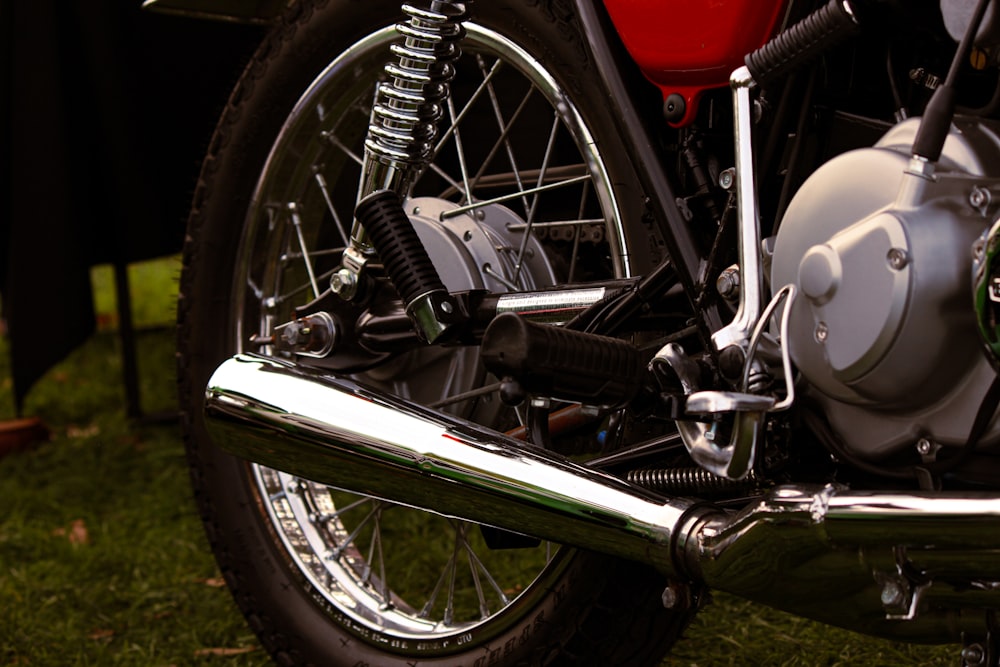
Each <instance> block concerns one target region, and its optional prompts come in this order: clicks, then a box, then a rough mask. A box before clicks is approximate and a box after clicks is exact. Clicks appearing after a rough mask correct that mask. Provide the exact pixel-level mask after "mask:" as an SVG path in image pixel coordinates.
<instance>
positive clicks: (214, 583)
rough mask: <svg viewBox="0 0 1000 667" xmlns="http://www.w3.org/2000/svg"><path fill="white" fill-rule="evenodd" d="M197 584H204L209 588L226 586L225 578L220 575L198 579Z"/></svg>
mask: <svg viewBox="0 0 1000 667" xmlns="http://www.w3.org/2000/svg"><path fill="white" fill-rule="evenodd" d="M198 583H199V584H205V585H206V586H209V587H211V588H224V587H225V586H226V580H225V579H223V578H222V577H209V578H208V579H199V580H198Z"/></svg>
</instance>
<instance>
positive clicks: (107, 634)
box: [87, 628, 115, 640]
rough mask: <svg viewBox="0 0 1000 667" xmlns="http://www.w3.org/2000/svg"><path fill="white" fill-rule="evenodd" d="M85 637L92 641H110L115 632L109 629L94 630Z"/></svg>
mask: <svg viewBox="0 0 1000 667" xmlns="http://www.w3.org/2000/svg"><path fill="white" fill-rule="evenodd" d="M87 636H88V637H90V638H91V639H94V640H101V639H111V638H112V637H114V636H115V631H114V630H112V629H111V628H98V629H96V630H92V631H91V633H90V634H89V635H87Z"/></svg>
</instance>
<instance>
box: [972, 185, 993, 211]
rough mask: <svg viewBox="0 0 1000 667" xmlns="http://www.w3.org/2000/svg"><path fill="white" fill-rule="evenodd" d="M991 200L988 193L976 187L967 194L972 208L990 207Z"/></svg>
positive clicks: (984, 189)
mask: <svg viewBox="0 0 1000 667" xmlns="http://www.w3.org/2000/svg"><path fill="white" fill-rule="evenodd" d="M991 199H992V197H990V191H989V190H987V189H986V188H983V187H979V186H978V185H977V186H976V187H974V188H972V192H970V193H969V205H970V206H972V208H979V209H981V208H985V207H986V206H989V205H990V200H991Z"/></svg>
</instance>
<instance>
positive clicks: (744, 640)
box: [0, 260, 957, 667]
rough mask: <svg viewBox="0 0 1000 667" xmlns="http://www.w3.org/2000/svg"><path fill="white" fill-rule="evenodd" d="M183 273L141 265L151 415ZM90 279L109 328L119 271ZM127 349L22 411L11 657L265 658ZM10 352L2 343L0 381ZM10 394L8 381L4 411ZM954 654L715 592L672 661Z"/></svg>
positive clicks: (55, 378) (77, 369)
mask: <svg viewBox="0 0 1000 667" xmlns="http://www.w3.org/2000/svg"><path fill="white" fill-rule="evenodd" d="M176 271H177V267H176V264H175V262H174V261H173V260H168V261H163V262H157V263H154V264H150V265H142V266H139V267H136V268H135V270H134V273H133V287H134V288H135V289H134V292H133V303H134V306H135V310H136V313H135V319H136V321H137V322H138V323H140V325H141V326H143V327H146V329H145V330H144V331H143V332H142V333H141V334H140V337H139V341H138V344H139V357H140V373H141V378H142V394H143V404H144V408H145V410H146V411H147V412H150V413H153V412H159V411H165V410H166V411H169V410H171V409H172V408H173V392H174V377H173V339H172V332H171V331H170V330H169V328H168V326H169V323H170V319H171V318H172V310H173V309H172V298H173V293H174V292H173V290H174V288H173V279H174V277H175V275H176ZM94 282H95V284H96V285H97V287H98V289H97V301H98V306H99V308H100V310H101V311H102V312H103V313H104V315H103V316H102V318H101V321H102V323H104V325H105V326H106V327H110V326H111V325H113V323H114V318H113V316H112V315H111V313H112V312H113V310H114V305H113V298H112V297H111V296H110V294H109V292H110V290H111V287H110V285H111V275H110V271H109V270H106V269H105V270H99V271H97V272H96V273H95V276H94ZM157 326H158V327H159V328H155V327H157ZM149 327H153V328H149ZM118 355H119V351H118V344H117V337H116V336H115V334H114V332H113V331H110V330H105V331H102V332H99V333H98V334H97V335H95V336H94V337H93V338H92V339H91V340H90V341H89V342H88V343H87V344H86V345H84V346H83V347H82V348H81V349H79V350H77V351H76V352H75V353H74V354H73V355H71V356H70V358H69V359H67V360H66V362H65V363H63V364H61V365H60V366H59V367H58V368H56V369H54V370H53V371H52V372H51V373H49V375H48V376H46V378H45V379H44V380H43V381H42V382H40V383H39V384H38V385H37V387H36V388H35V389H34V390H33V391H32V393H31V394H30V396H29V397H28V401H27V406H26V413H27V414H29V415H38V416H40V417H42V418H43V419H44V420H45V422H46V424H47V425H48V426H49V427H50V429H51V431H52V439H51V441H49V442H46V443H43V444H41V445H40V446H38V447H36V448H34V449H32V450H30V451H26V452H23V453H19V454H14V455H10V456H7V457H5V458H3V459H0V498H2V499H3V507H4V510H3V512H0V665H137V666H139V665H141V666H162V667H165V666H167V665H218V664H226V665H265V664H269V662H268V659H267V657H266V655H264V653H263V652H262V651H261V650H259V648H258V647H257V645H256V643H255V641H254V638H253V636H252V635H251V633H250V632H249V630H247V628H246V626H245V625H244V622H243V619H242V617H241V616H240V615H239V613H238V611H237V609H236V607H235V605H234V604H233V603H232V601H231V599H230V597H229V594H228V592H227V591H226V590H225V588H223V587H222V585H221V579H220V577H219V574H218V572H217V570H216V568H215V565H214V562H213V560H212V557H211V555H210V554H209V552H208V547H207V544H206V543H205V540H204V538H203V535H202V532H201V526H200V524H199V522H198V519H197V517H196V515H195V510H194V506H193V503H192V501H191V499H190V495H189V491H188V486H187V468H186V465H185V463H184V459H183V451H182V447H181V444H180V440H179V437H178V435H177V433H176V427H175V426H174V425H172V424H166V425H148V426H144V425H140V424H136V423H130V422H128V421H127V420H126V419H125V417H124V407H123V406H124V404H123V400H122V397H121V383H120V380H119V373H120V366H119V356H118ZM6 364H7V354H6V348H5V347H4V346H3V345H2V343H0V378H8V377H9V373H8V372H7V368H6ZM11 406H12V402H11V399H10V382H9V380H5V381H4V382H3V385H2V387H0V418H9V417H11V416H13V408H12V407H11ZM955 663H957V649H954V648H949V649H941V648H933V649H931V648H926V647H905V646H898V645H895V644H891V643H889V642H884V641H879V640H871V639H867V638H864V637H861V636H859V635H855V634H851V633H847V632H843V631H839V630H832V629H829V628H826V627H824V626H820V625H818V624H815V623H811V622H807V621H802V620H799V619H795V618H792V617H790V616H787V615H785V614H781V613H778V612H773V611H770V610H767V609H763V608H761V607H759V606H755V605H751V604H749V603H745V602H742V601H740V600H736V599H733V598H731V597H727V596H716V602H715V604H713V605H710V606H709V607H708V608H707V609H706V610H705V611H704V612H703V613H702V614H701V615H700V616H699V618H698V619H697V620H696V622H695V625H694V626H693V627H692V628H691V629H690V630H689V632H688V637H687V639H686V641H684V642H682V643H681V644H680V645H679V646H678V647H677V649H676V651H675V655H674V656H673V657H672V658H670V659H668V660H667V661H666V662H665V663H664V665H670V666H673V667H680V666H682V665H684V666H694V665H697V666H699V667H715V666H723V665H734V666H747V665H762V666H763V665H786V666H793V665H795V666H798V665H802V666H811V665H829V666H835V665H871V666H874V665H951V664H955ZM372 667H376V666H372Z"/></svg>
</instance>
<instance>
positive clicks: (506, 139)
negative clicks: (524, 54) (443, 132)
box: [474, 56, 535, 214]
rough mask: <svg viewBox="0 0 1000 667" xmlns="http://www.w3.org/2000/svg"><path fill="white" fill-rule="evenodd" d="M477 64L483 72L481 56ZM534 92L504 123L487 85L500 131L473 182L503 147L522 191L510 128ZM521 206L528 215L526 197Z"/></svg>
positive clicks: (526, 97) (497, 102) (524, 98)
mask: <svg viewBox="0 0 1000 667" xmlns="http://www.w3.org/2000/svg"><path fill="white" fill-rule="evenodd" d="M477 62H478V65H479V68H480V70H484V69H485V67H486V63H485V61H484V60H483V58H482V56H477ZM534 90H535V87H534V86H531V87H529V88H528V92H527V93H525V94H524V96H523V97H522V98H521V102H520V104H518V106H517V109H515V110H514V114H513V115H512V116H511V118H510V120H509V121H504V117H503V112H502V111H501V110H500V101H499V99H498V98H497V93H496V90H495V89H494V88H493V84H492V83H490V85H489V93H490V106H491V107H492V108H493V115H494V117H495V118H496V121H497V126H498V127H499V129H500V138H499V139H497V141H496V143H494V144H493V147H492V148H491V149H490V152H489V154H488V155H487V156H486V159H485V160H483V164H482V166H481V167H480V168H479V172H477V173H476V178H475V179H474V180H475V182H477V183H478V181H479V179H480V178H481V177H482V176H483V173H484V172H485V171H486V168H487V167H488V166H489V165H490V164H491V163H492V161H493V157H494V156H495V155H496V153H497V152H498V151H499V150H500V147H501V146H503V147H504V148H505V149H506V151H507V159H508V160H509V161H510V168H511V172H512V173H513V174H514V178H515V179H516V180H517V189H518V191H519V192H523V191H524V183H523V182H522V181H521V178H520V173H521V171H520V169H518V168H517V159H516V158H515V156H514V148H513V147H512V146H511V145H510V132H511V128H513V127H514V123H515V122H517V119H518V118H520V116H521V112H522V111H524V109H525V108H526V107H527V106H528V100H529V99H531V94H532V93H533V92H534ZM523 204H524V212H525V214H527V213H528V199H527V197H525V198H524V201H523Z"/></svg>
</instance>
